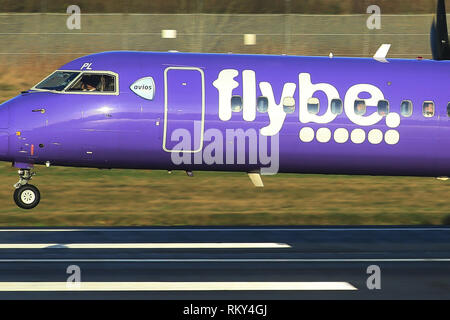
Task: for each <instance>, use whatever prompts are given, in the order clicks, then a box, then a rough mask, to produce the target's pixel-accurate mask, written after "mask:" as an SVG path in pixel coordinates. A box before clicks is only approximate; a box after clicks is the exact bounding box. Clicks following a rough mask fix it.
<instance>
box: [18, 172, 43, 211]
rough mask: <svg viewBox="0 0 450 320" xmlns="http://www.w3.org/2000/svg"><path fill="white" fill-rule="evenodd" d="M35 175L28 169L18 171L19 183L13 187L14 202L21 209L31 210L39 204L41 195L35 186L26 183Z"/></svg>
mask: <svg viewBox="0 0 450 320" xmlns="http://www.w3.org/2000/svg"><path fill="white" fill-rule="evenodd" d="M34 175H35V173H34V172H32V171H31V170H30V169H20V170H19V182H17V183H16V184H15V185H14V188H16V190H15V191H14V202H15V203H16V204H17V206H18V207H20V208H22V209H33V208H34V207H36V206H37V205H38V204H39V201H40V200H41V194H40V192H39V190H38V188H36V187H35V186H33V185H31V184H28V182H29V181H30V180H31V179H32V178H33V176H34Z"/></svg>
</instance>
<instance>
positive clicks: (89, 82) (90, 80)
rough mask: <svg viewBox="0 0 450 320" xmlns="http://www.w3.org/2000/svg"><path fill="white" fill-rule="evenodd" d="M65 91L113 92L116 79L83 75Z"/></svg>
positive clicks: (113, 77)
mask: <svg viewBox="0 0 450 320" xmlns="http://www.w3.org/2000/svg"><path fill="white" fill-rule="evenodd" d="M67 91H69V92H115V91H116V77H115V76H113V75H110V74H99V73H85V74H83V75H82V76H81V78H80V79H78V81H77V82H75V83H74V84H73V85H72V86H71V87H70V88H69V89H68V90H67Z"/></svg>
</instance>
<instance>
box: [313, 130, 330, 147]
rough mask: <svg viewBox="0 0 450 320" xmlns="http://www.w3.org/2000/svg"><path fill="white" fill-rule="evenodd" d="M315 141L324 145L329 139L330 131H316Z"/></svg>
mask: <svg viewBox="0 0 450 320" xmlns="http://www.w3.org/2000/svg"><path fill="white" fill-rule="evenodd" d="M316 139H317V141H319V142H322V143H325V142H328V141H330V139H331V131H330V129H328V128H320V129H319V130H317V133H316Z"/></svg>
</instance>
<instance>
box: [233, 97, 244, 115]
mask: <svg viewBox="0 0 450 320" xmlns="http://www.w3.org/2000/svg"><path fill="white" fill-rule="evenodd" d="M231 111H233V112H240V111H242V98H241V96H232V97H231Z"/></svg>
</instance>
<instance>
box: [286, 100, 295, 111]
mask: <svg viewBox="0 0 450 320" xmlns="http://www.w3.org/2000/svg"><path fill="white" fill-rule="evenodd" d="M283 110H284V112H286V113H293V112H294V111H295V99H294V98H293V97H285V98H284V99H283Z"/></svg>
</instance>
